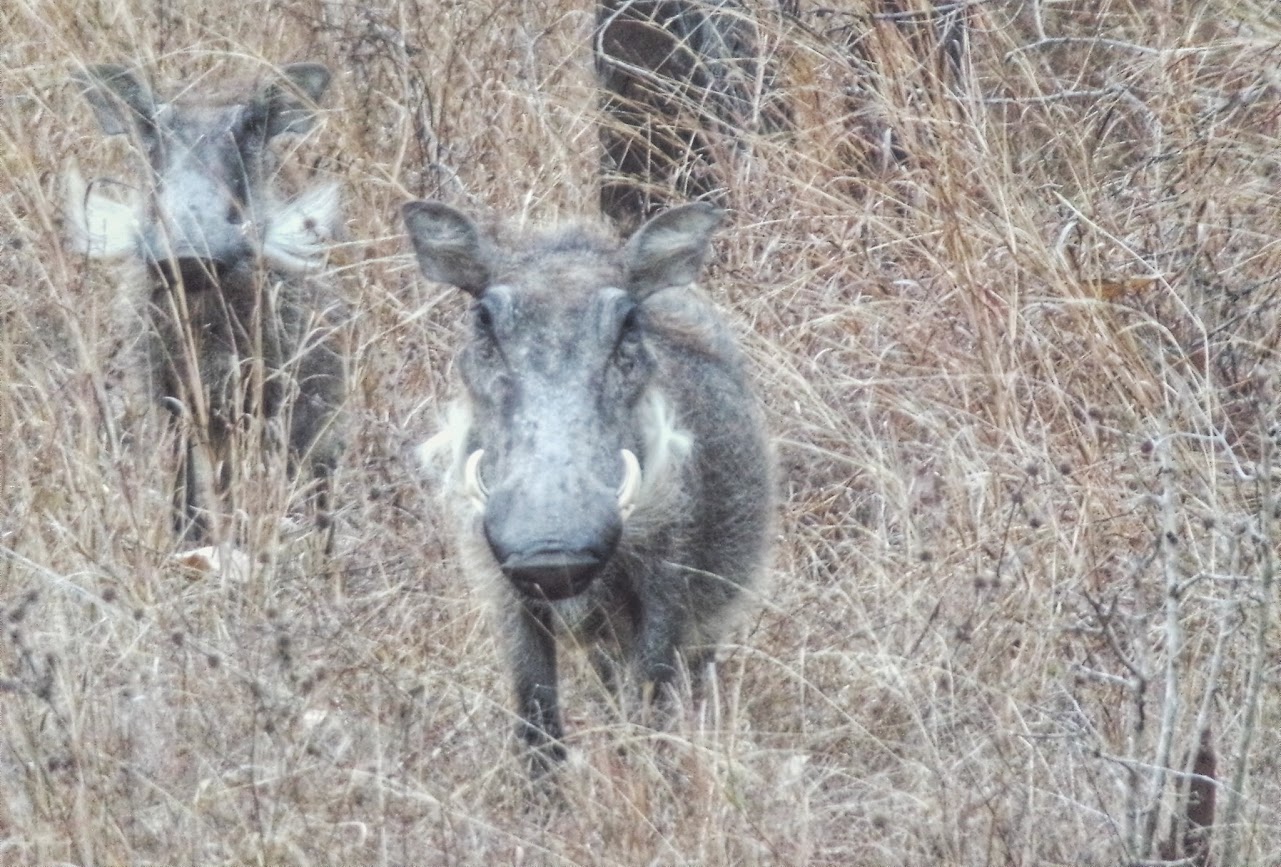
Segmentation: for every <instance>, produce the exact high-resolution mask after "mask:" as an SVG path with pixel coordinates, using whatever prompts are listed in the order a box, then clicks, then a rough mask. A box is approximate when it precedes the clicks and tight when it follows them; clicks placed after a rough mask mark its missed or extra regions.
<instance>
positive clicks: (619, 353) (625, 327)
mask: <svg viewBox="0 0 1281 867" xmlns="http://www.w3.org/2000/svg"><path fill="white" fill-rule="evenodd" d="M643 356H644V347H643V346H642V344H641V326H640V313H639V308H638V307H637V306H636V305H632V306H631V307H629V308H628V310H627V312H626V313H625V314H623V318H622V321H621V322H620V323H619V326H618V343H617V344H615V346H614V364H615V366H616V367H617V368H618V369H619V371H620V372H621V373H622V374H623V375H624V376H630V375H631V374H632V373H633V372H634V371H635V370H636V369H637V367H639V366H640V363H641V361H642V359H643Z"/></svg>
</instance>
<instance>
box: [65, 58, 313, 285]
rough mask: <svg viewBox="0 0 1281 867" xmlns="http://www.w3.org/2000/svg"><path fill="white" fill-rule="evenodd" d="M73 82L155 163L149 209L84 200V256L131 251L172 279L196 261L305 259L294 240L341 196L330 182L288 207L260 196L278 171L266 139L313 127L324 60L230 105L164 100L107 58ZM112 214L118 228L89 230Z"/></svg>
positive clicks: (211, 265)
mask: <svg viewBox="0 0 1281 867" xmlns="http://www.w3.org/2000/svg"><path fill="white" fill-rule="evenodd" d="M75 79H76V82H77V83H78V84H79V85H80V87H81V88H82V89H83V90H84V94H85V97H86V98H87V99H88V100H89V103H90V105H92V107H93V109H94V112H95V114H96V115H97V117H98V122H99V124H100V125H101V126H102V129H103V131H104V132H106V133H107V134H108V135H132V136H134V138H135V140H136V141H137V143H138V145H139V146H140V150H141V151H142V152H143V153H145V154H146V158H147V161H148V164H149V166H150V169H151V171H150V172H149V183H150V188H149V189H148V190H147V195H146V201H147V205H146V209H145V213H142V214H132V213H130V212H128V211H127V209H121V208H117V210H115V211H114V212H113V211H111V210H110V209H111V206H112V203H110V202H109V201H103V200H101V199H99V200H97V201H90V202H88V203H87V205H88V207H89V208H91V209H92V208H93V207H94V206H95V205H96V206H97V208H98V211H99V217H100V219H98V220H97V221H95V220H93V219H92V217H93V214H92V213H91V215H90V217H89V218H84V217H82V218H81V219H80V222H81V223H82V224H83V225H84V226H85V227H86V228H85V229H84V230H83V231H85V232H87V233H88V235H89V236H88V237H86V238H85V239H84V240H83V241H82V246H84V247H85V248H86V250H87V251H88V252H90V253H93V254H95V255H117V254H122V253H126V252H137V253H139V254H140V255H141V256H142V257H143V258H144V259H145V260H146V261H147V262H148V263H150V264H152V265H154V266H155V267H157V268H158V269H159V270H160V271H161V272H162V273H163V274H164V275H166V277H167V278H168V279H170V280H173V279H175V278H176V274H175V273H174V269H177V271H178V272H179V273H182V272H189V271H190V270H191V269H193V268H194V267H196V266H195V265H193V263H199V267H203V268H205V269H207V270H208V271H209V272H210V274H211V276H216V275H217V274H218V273H220V272H221V271H222V270H223V269H226V268H230V267H233V266H236V265H239V264H241V263H244V262H248V261H252V260H254V259H255V258H256V256H257V255H258V254H259V253H262V254H263V255H265V256H266V257H267V258H268V259H269V260H270V259H273V257H274V258H275V259H278V260H281V261H274V262H273V263H272V264H275V265H278V266H283V267H284V268H285V270H298V268H299V266H300V264H301V263H300V262H298V261H296V259H297V257H296V256H295V255H293V254H292V253H291V250H290V248H291V246H297V245H296V243H295V242H296V241H298V240H299V239H300V238H302V236H304V235H307V234H308V233H309V232H310V233H312V234H314V230H315V229H316V227H315V225H314V224H315V222H316V220H317V215H320V217H319V218H320V219H324V220H327V219H329V212H330V211H332V210H334V207H335V205H336V198H337V197H336V193H335V192H333V191H332V190H331V189H329V188H326V189H325V190H324V191H323V193H322V194H321V195H319V196H316V195H313V196H311V197H310V198H308V199H306V200H305V201H302V202H299V203H297V204H295V205H292V206H289V207H284V206H280V205H278V204H277V203H275V202H271V201H266V198H267V197H268V196H269V195H270V184H269V180H270V178H269V177H267V175H268V174H269V172H270V171H271V170H272V169H273V167H274V161H272V160H271V158H270V152H269V150H268V148H267V144H268V142H270V141H271V139H272V138H274V137H275V136H277V135H280V134H281V133H301V132H305V131H306V130H308V129H310V128H311V126H312V124H313V122H314V108H313V106H314V103H315V102H316V101H317V100H318V99H319V98H320V96H321V95H322V94H323V93H324V91H325V89H326V87H327V86H328V84H329V71H328V70H327V69H325V67H324V66H321V65H320V64H316V63H296V64H293V65H291V66H286V67H284V68H283V69H282V70H281V77H280V79H279V80H278V81H277V82H276V83H274V84H271V85H268V86H267V87H265V88H263V89H261V90H260V91H258V92H257V93H256V94H254V95H253V96H252V97H251V98H249V99H236V100H235V101H229V102H220V101H216V100H207V99H183V98H181V97H179V98H176V99H174V100H172V101H169V102H161V101H158V100H157V99H156V98H155V96H153V94H152V92H151V90H150V89H149V88H148V87H147V85H146V84H144V83H143V82H142V81H141V80H140V79H139V78H138V77H137V76H136V75H135V74H134V73H133V72H132V71H130V70H129V69H127V68H125V67H123V66H116V65H112V64H103V65H98V66H90V67H88V68H87V69H85V70H83V71H81V72H79V73H77V74H76V75H75ZM76 181H77V183H78V177H77V178H76ZM77 192H82V191H80V190H78V188H77V187H75V185H73V196H72V198H73V204H78V203H76V202H74V199H75V198H76V195H75V194H76V193H77ZM82 198H83V197H82ZM322 200H323V201H322ZM331 200H332V201H331ZM78 207H80V208H82V209H83V208H85V207H86V205H85V204H78ZM113 220H114V223H115V225H105V228H103V230H102V232H101V233H100V234H99V235H98V236H97V237H94V236H93V231H94V229H96V228H97V227H98V226H99V225H103V224H104V223H111V222H113ZM91 223H95V224H96V225H94V226H91V225H90V224H91ZM123 223H128V224H129V225H128V226H127V227H125V226H123V225H122V224H123ZM295 223H298V224H299V225H294V224H295ZM303 223H307V224H308V225H307V226H303V225H302V224H303ZM326 228H327V227H326ZM311 242H312V243H314V238H313V239H311ZM302 246H303V247H306V246H307V243H304V244H303V245H302Z"/></svg>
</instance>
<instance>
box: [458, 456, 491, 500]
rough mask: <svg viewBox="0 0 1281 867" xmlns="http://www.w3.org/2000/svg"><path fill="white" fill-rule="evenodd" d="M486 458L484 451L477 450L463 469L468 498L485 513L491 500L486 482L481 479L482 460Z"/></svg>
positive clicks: (469, 457)
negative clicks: (486, 506) (487, 503)
mask: <svg viewBox="0 0 1281 867" xmlns="http://www.w3.org/2000/svg"><path fill="white" fill-rule="evenodd" d="M484 456H485V450H484V449H476V451H474V452H472V453H471V455H469V456H468V458H467V463H466V465H465V466H464V467H463V487H464V488H465V489H466V491H467V496H468V498H469V499H470V500H471V501H472V503H473V504H475V506H476V508H477V509H479V510H481V511H484V509H485V501H486V500H487V499H489V488H487V487H485V480H484V479H482V478H481V477H480V459H481V458H483V457H484Z"/></svg>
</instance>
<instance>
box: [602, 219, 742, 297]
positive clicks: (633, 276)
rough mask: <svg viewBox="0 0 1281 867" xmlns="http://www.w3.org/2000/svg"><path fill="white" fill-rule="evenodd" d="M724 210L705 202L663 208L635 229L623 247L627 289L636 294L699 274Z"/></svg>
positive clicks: (676, 284) (641, 294)
mask: <svg viewBox="0 0 1281 867" xmlns="http://www.w3.org/2000/svg"><path fill="white" fill-rule="evenodd" d="M724 216H725V212H724V211H722V210H721V209H720V208H717V207H715V206H714V205H711V204H708V203H707V202H695V203H694V204H692V205H682V206H681V207H679V208H672V209H671V210H669V211H664V212H663V213H661V214H659V215H658V216H657V217H654V218H653V219H652V220H650V221H649V222H647V223H646V224H645V225H643V226H641V227H640V228H639V229H637V230H636V234H634V235H632V237H631V239H630V240H628V242H627V244H626V246H624V247H623V268H624V269H625V270H626V273H627V289H628V291H629V292H631V293H632V295H634V296H635V297H637V298H645V297H646V296H647V295H649V294H651V293H653V292H657V291H658V290H659V289H666V288H667V287H668V286H683V285H685V284H686V283H692V282H694V280H696V279H697V278H698V272H699V271H700V270H701V269H702V267H703V260H704V259H706V258H707V251H708V247H709V244H710V242H711V239H712V232H714V231H715V230H716V227H717V226H719V225H720V222H721V220H722V219H723V218H724Z"/></svg>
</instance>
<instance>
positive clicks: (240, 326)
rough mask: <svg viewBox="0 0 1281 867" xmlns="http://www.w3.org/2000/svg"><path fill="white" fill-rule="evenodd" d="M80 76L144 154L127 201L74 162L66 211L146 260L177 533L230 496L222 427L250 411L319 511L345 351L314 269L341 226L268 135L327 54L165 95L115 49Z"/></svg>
mask: <svg viewBox="0 0 1281 867" xmlns="http://www.w3.org/2000/svg"><path fill="white" fill-rule="evenodd" d="M75 81H76V83H77V84H78V85H79V86H80V87H81V88H82V90H83V92H84V94H85V97H86V98H87V99H88V101H89V103H90V105H91V106H92V107H93V109H94V112H95V113H96V115H97V118H98V122H99V124H100V125H101V126H102V129H103V131H104V132H105V133H107V134H108V135H121V134H123V135H129V136H130V137H131V138H132V140H133V142H134V144H135V146H136V147H137V149H138V152H139V153H140V155H142V156H144V157H145V159H146V164H147V167H148V172H147V174H146V180H145V184H144V187H143V194H142V195H141V196H139V197H138V200H137V201H135V202H133V203H129V204H124V203H120V202H116V201H112V200H111V199H108V198H106V197H104V196H102V195H100V194H98V193H96V192H89V191H88V190H86V187H85V185H84V183H83V181H81V179H80V177H79V174H78V173H76V172H73V173H72V175H71V178H70V184H69V187H70V190H69V193H70V195H69V214H70V219H69V223H70V225H71V229H72V233H73V238H74V242H75V245H76V246H77V248H78V249H79V250H80V251H81V252H84V253H86V254H88V255H90V256H95V257H105V258H115V257H124V256H131V257H133V258H134V259H135V260H136V261H139V262H141V264H142V265H143V267H144V268H145V271H146V291H147V293H148V294H147V301H146V303H147V304H148V316H149V320H150V326H151V327H150V329H149V334H148V335H147V355H148V359H149V362H150V367H151V377H152V381H153V388H154V390H155V392H156V394H157V397H158V398H159V399H160V401H161V402H162V403H163V404H164V405H165V406H166V407H167V408H169V409H170V410H171V411H172V412H173V413H174V414H175V416H179V417H181V418H183V419H184V420H185V423H184V424H182V425H180V428H181V430H182V431H183V435H182V436H180V437H179V438H178V442H179V445H178V448H179V450H180V465H181V468H180V472H179V482H178V486H177V489H176V492H175V501H176V505H177V506H178V507H179V509H180V514H179V516H178V518H177V523H178V525H179V527H178V528H179V531H180V533H181V534H182V535H184V536H185V537H187V538H189V539H192V540H195V539H203V538H205V537H207V536H209V535H211V534H212V531H213V528H212V527H211V526H210V521H211V519H212V518H213V516H214V515H215V514H216V512H214V511H213V509H214V503H212V502H208V501H207V500H209V499H212V498H214V497H215V494H214V493H213V491H214V489H217V490H218V496H223V497H226V496H228V490H227V489H228V488H229V487H230V485H231V481H232V473H233V467H234V466H235V464H236V461H235V460H234V456H233V454H232V448H231V447H232V445H233V443H234V442H236V438H235V437H233V433H234V432H235V431H236V430H237V429H238V428H243V426H244V422H245V421H246V420H247V419H257V420H259V421H260V422H263V423H270V424H267V425H266V427H267V428H270V427H272V426H273V425H276V426H278V427H279V428H281V430H280V437H279V438H280V439H282V440H284V441H285V442H287V447H288V451H289V455H290V467H291V469H293V468H294V467H295V466H296V465H297V464H298V463H300V462H301V463H304V464H306V465H308V466H309V467H310V468H311V469H312V471H313V472H314V473H315V474H316V475H317V476H318V477H319V478H320V494H319V500H320V507H321V513H322V520H323V519H325V516H324V508H325V506H326V505H327V503H326V501H327V497H328V493H327V492H328V477H329V475H330V472H331V471H332V468H333V466H334V463H335V462H336V460H337V456H338V454H339V451H340V448H341V446H340V442H339V438H338V436H337V435H336V432H335V430H334V423H335V417H336V413H337V410H338V407H339V404H340V403H341V400H342V392H343V364H342V358H341V355H340V353H339V351H338V348H337V346H336V339H335V335H334V330H333V327H332V326H331V325H330V324H329V323H328V322H327V321H326V315H327V312H328V310H329V308H330V307H331V305H332V303H333V300H334V299H333V296H332V292H331V289H330V287H329V286H328V285H327V284H326V283H325V282H324V281H323V280H320V279H318V277H317V272H318V271H319V270H320V269H321V267H322V266H323V264H324V261H325V250H326V247H327V242H328V241H329V240H331V239H332V237H333V235H334V234H335V233H336V231H337V226H338V222H339V214H338V192H337V187H336V185H326V186H322V187H319V188H317V189H314V190H312V191H310V192H307V193H304V194H303V195H301V196H298V197H296V198H294V199H292V200H290V201H284V200H282V199H281V198H280V197H278V195H277V194H276V192H275V189H274V181H275V173H276V169H277V161H276V158H275V156H274V154H273V153H272V151H271V150H270V148H269V147H268V145H269V143H270V142H271V140H272V139H274V138H275V137H276V136H278V135H281V134H284V133H303V132H306V131H307V130H308V129H310V128H311V126H312V124H313V122H314V119H315V114H314V104H315V102H316V100H318V99H319V98H320V96H321V95H322V94H323V93H324V91H325V89H326V87H327V86H328V84H329V72H328V70H327V69H325V67H324V66H321V65H319V64H314V63H298V64H293V65H291V66H286V67H284V68H283V69H282V70H280V75H279V77H278V79H277V80H276V81H275V82H273V83H272V84H270V85H268V86H266V87H265V88H262V89H259V90H258V91H256V92H254V93H251V94H249V95H248V96H243V95H241V96H240V97H239V98H235V99H230V100H227V99H216V98H208V97H205V96H203V95H201V94H198V93H196V94H190V93H185V92H184V93H183V95H182V96H181V97H179V98H176V99H174V100H171V101H160V100H158V99H157V98H156V97H155V96H154V95H153V94H152V92H151V90H150V89H149V88H148V87H147V86H146V84H144V83H143V82H142V81H141V80H140V79H139V78H138V77H137V76H136V75H135V74H134V73H133V72H131V71H130V70H128V69H126V68H124V67H122V66H114V65H101V66H91V67H89V68H87V69H85V70H83V71H82V72H80V73H78V74H77V75H76V76H75ZM251 429H252V428H251ZM261 429H262V428H261V427H260V428H258V430H261ZM198 458H199V459H198Z"/></svg>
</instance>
